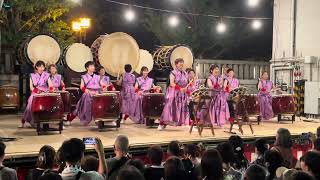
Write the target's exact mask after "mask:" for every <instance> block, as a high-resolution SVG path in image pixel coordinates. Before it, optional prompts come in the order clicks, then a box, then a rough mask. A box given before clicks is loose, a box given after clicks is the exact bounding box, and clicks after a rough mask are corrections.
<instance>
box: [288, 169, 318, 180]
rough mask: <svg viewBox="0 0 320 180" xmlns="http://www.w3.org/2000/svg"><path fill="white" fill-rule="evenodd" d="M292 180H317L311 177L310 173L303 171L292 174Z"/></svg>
mask: <svg viewBox="0 0 320 180" xmlns="http://www.w3.org/2000/svg"><path fill="white" fill-rule="evenodd" d="M290 180H316V179H315V178H314V177H313V176H311V175H310V174H309V173H306V172H303V171H297V172H295V173H293V174H292V176H291V179H290Z"/></svg>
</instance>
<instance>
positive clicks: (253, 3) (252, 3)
mask: <svg viewBox="0 0 320 180" xmlns="http://www.w3.org/2000/svg"><path fill="white" fill-rule="evenodd" d="M258 4H259V0H248V6H249V7H256V6H258Z"/></svg>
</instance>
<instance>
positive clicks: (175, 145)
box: [168, 141, 180, 157]
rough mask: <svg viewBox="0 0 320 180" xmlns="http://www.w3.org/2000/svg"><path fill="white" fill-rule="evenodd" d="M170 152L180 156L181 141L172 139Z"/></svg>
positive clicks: (172, 154) (169, 147) (169, 146)
mask: <svg viewBox="0 0 320 180" xmlns="http://www.w3.org/2000/svg"><path fill="white" fill-rule="evenodd" d="M168 154H169V155H171V156H177V157H179V156H180V143H179V141H171V142H170V143H169V145H168Z"/></svg>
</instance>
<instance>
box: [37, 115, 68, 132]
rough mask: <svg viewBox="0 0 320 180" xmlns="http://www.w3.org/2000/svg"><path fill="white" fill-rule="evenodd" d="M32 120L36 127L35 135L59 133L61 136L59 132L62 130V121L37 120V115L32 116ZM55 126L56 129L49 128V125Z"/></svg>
mask: <svg viewBox="0 0 320 180" xmlns="http://www.w3.org/2000/svg"><path fill="white" fill-rule="evenodd" d="M33 119H34V122H35V125H36V129H37V134H38V135H41V133H42V132H47V131H59V133H60V134H61V131H62V130H63V119H62V118H61V119H47V120H43V119H41V120H40V118H39V115H38V114H37V113H34V114H33ZM52 124H54V125H57V126H58V127H57V128H50V125H52Z"/></svg>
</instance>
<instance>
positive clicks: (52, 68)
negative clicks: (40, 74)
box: [48, 64, 58, 75]
mask: <svg viewBox="0 0 320 180" xmlns="http://www.w3.org/2000/svg"><path fill="white" fill-rule="evenodd" d="M48 71H49V73H50V74H52V75H54V74H56V73H57V72H58V70H57V66H56V65H55V64H50V65H49V66H48Z"/></svg>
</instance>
